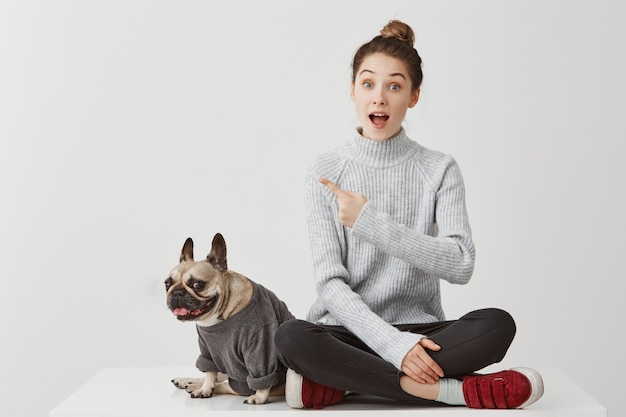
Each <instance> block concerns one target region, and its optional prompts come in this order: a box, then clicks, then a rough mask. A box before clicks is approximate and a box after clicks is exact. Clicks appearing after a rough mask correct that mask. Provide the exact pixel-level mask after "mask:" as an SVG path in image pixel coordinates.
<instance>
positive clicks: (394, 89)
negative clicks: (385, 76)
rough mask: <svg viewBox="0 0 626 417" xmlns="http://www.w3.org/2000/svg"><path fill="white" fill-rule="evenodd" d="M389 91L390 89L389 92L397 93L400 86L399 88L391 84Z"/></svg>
mask: <svg viewBox="0 0 626 417" xmlns="http://www.w3.org/2000/svg"><path fill="white" fill-rule="evenodd" d="M389 89H390V90H391V91H398V90H400V86H399V85H398V84H391V85H390V86H389Z"/></svg>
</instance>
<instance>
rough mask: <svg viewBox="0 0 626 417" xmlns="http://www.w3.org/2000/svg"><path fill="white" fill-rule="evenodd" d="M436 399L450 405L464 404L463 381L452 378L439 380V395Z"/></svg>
mask: <svg viewBox="0 0 626 417" xmlns="http://www.w3.org/2000/svg"><path fill="white" fill-rule="evenodd" d="M437 401H439V402H440V403H446V404H450V405H466V404H465V397H463V381H459V380H458V379H453V378H441V379H440V380H439V396H438V397H437Z"/></svg>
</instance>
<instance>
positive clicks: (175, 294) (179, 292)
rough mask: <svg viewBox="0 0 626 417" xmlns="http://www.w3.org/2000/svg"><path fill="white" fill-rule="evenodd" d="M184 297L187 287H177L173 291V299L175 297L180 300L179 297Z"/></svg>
mask: <svg viewBox="0 0 626 417" xmlns="http://www.w3.org/2000/svg"><path fill="white" fill-rule="evenodd" d="M183 297H185V289H184V288H176V289H175V290H174V291H173V292H172V299H174V300H179V299H181V298H183Z"/></svg>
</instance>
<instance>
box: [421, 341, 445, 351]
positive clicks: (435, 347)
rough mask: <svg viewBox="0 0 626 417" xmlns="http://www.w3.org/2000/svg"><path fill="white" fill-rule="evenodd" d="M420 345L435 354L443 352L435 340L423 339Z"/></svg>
mask: <svg viewBox="0 0 626 417" xmlns="http://www.w3.org/2000/svg"><path fill="white" fill-rule="evenodd" d="M420 345H422V346H423V347H425V348H428V349H429V350H432V351H434V352H436V351H438V350H441V346H439V345H438V344H437V343H435V342H434V341H433V340H431V339H426V338H424V339H422V340H420Z"/></svg>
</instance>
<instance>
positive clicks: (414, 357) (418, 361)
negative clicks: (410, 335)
mask: <svg viewBox="0 0 626 417" xmlns="http://www.w3.org/2000/svg"><path fill="white" fill-rule="evenodd" d="M426 349H428V350H432V351H434V352H436V351H438V350H441V346H439V345H438V344H437V343H435V342H433V341H432V340H430V339H428V338H426V337H425V338H423V339H422V340H420V341H419V343H418V344H417V345H415V346H414V347H413V349H411V350H410V351H409V353H407V354H406V356H405V357H404V359H403V360H402V372H404V374H405V375H406V376H408V377H409V378H411V379H413V380H414V381H416V382H419V383H420V384H434V383H435V382H437V381H439V378H442V377H443V376H444V374H443V369H441V366H439V364H438V363H437V362H435V361H434V360H433V358H431V357H430V355H429V354H428V352H427V351H426Z"/></svg>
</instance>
